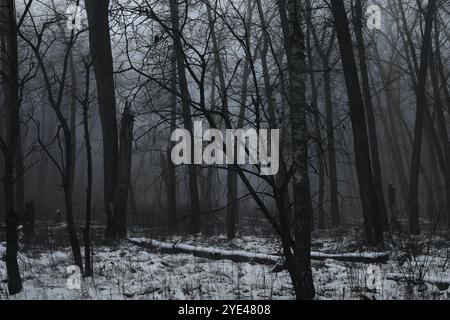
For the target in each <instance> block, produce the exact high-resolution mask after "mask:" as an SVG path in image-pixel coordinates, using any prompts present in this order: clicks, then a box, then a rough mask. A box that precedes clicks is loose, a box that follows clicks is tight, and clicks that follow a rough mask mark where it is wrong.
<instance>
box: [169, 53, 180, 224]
mask: <svg viewBox="0 0 450 320" xmlns="http://www.w3.org/2000/svg"><path fill="white" fill-rule="evenodd" d="M176 58H177V57H176V55H175V52H173V54H172V60H171V75H172V79H171V89H172V92H171V93H170V104H171V106H170V132H174V131H175V129H176V125H177V123H176V121H177V120H176V119H177V105H178V103H177V95H176V92H177V63H176ZM174 144H175V143H174V142H173V141H170V142H169V146H168V148H167V181H166V187H167V190H166V194H167V229H168V230H169V232H171V233H173V232H176V231H177V176H176V168H175V165H174V163H173V162H172V160H171V152H172V148H173V146H174Z"/></svg>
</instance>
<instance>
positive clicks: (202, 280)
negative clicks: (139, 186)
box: [0, 232, 450, 300]
mask: <svg viewBox="0 0 450 320" xmlns="http://www.w3.org/2000/svg"><path fill="white" fill-rule="evenodd" d="M133 236H134V234H133ZM136 236H140V237H142V236H143V234H142V233H137V234H136ZM147 236H148V235H147ZM314 239H315V240H314V241H313V250H314V251H320V252H323V253H351V252H368V251H369V249H368V248H364V247H363V246H362V245H361V244H360V240H359V239H358V236H357V235H356V234H349V233H340V232H334V233H333V232H322V233H315V235H314ZM158 240H161V241H165V242H179V243H186V244H194V245H201V246H204V247H208V248H218V249H222V250H245V251H246V252H250V253H264V254H271V255H280V244H279V243H278V241H277V240H276V239H274V238H267V237H261V236H241V237H239V238H237V239H235V240H234V241H232V242H229V241H228V240H227V239H226V237H223V236H214V237H206V236H196V237H193V236H176V237H165V238H159V239H158ZM386 243H387V244H386V251H387V252H388V253H389V255H390V258H389V261H388V262H387V263H385V264H379V265H376V266H370V265H369V264H367V263H359V262H342V261H335V260H330V259H329V260H325V261H313V263H312V266H313V274H314V280H315V288H316V294H317V297H316V298H317V299H320V300H323V299H333V300H334V299H340V300H342V299H345V300H348V299H377V300H380V299H450V289H449V288H448V285H446V282H448V283H450V267H449V265H450V262H449V260H450V242H449V241H448V240H446V239H444V238H442V237H438V236H422V237H419V238H415V239H410V238H406V237H405V238H402V237H400V236H398V237H395V238H392V239H389V240H387V241H386ZM94 251H95V255H94V277H93V278H89V279H84V280H82V285H81V290H69V289H68V288H67V286H66V283H67V279H68V277H69V275H68V274H67V270H66V268H67V267H68V266H69V265H71V264H72V263H71V261H72V259H71V250H70V248H68V247H63V246H55V245H53V246H51V248H48V246H37V247H35V248H33V249H27V250H21V252H20V254H19V264H20V270H21V274H22V277H23V281H24V290H23V291H22V293H20V294H18V295H16V296H8V294H7V292H8V291H7V281H6V266H5V261H4V260H5V259H4V254H5V243H4V242H3V243H0V258H1V260H0V299H231V300H234V299H236V300H238V299H293V298H294V292H293V289H292V285H291V282H290V279H289V275H288V273H287V271H281V272H272V269H273V266H270V265H261V264H252V263H235V262H232V261H229V260H211V259H205V258H199V257H195V256H193V255H190V254H171V253H161V252H158V251H157V250H148V249H145V248H141V247H138V246H136V245H134V244H131V243H129V242H127V241H124V242H123V243H121V244H120V245H118V246H117V247H114V248H112V247H108V246H103V245H96V246H95V247H94ZM371 251H373V250H371ZM371 277H372V278H373V279H375V282H373V283H376V284H377V286H378V290H376V289H372V290H370V289H369V288H368V285H367V283H368V282H367V281H368V279H370V278H371ZM392 278H394V279H395V281H394V280H390V279H392ZM376 279H379V280H380V281H379V282H377V281H376ZM441 282H442V283H441ZM436 283H437V284H436ZM369 287H372V286H370V285H369ZM372 288H373V287H372Z"/></svg>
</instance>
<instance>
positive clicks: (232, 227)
mask: <svg viewBox="0 0 450 320" xmlns="http://www.w3.org/2000/svg"><path fill="white" fill-rule="evenodd" d="M206 6H207V11H208V23H209V27H210V29H211V41H212V44H213V53H214V63H215V67H216V70H217V75H218V77H219V89H220V90H219V96H220V100H221V102H222V112H223V114H224V115H225V117H226V118H228V120H229V121H232V120H231V114H230V111H229V108H228V93H227V84H226V82H225V73H224V70H223V65H222V60H221V58H220V51H219V44H218V39H217V35H216V31H215V29H214V28H215V27H214V22H215V20H214V17H213V15H212V10H211V7H210V3H209V2H207V4H206ZM250 16H251V15H250ZM244 80H245V79H244ZM234 154H236V153H235V152H234ZM237 180H238V176H237V173H236V171H234V170H233V169H229V170H227V204H228V205H227V215H226V219H225V220H226V230H227V238H228V240H232V239H234V238H235V237H236V223H237V220H238V217H239V203H238V183H237V182H238V181H237Z"/></svg>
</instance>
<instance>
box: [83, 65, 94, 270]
mask: <svg viewBox="0 0 450 320" xmlns="http://www.w3.org/2000/svg"><path fill="white" fill-rule="evenodd" d="M89 70H90V66H89V65H87V66H86V78H85V94H84V100H83V101H82V106H83V129H84V143H85V147H86V161H87V186H86V221H85V227H84V232H83V242H84V276H85V277H92V275H93V263H92V259H91V255H92V252H91V220H92V176H93V169H92V146H91V137H90V131H89V115H88V112H89V92H90V72H89Z"/></svg>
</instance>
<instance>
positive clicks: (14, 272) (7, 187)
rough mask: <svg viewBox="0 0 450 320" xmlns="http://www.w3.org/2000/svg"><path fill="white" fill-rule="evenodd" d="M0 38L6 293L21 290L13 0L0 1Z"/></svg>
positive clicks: (17, 104) (17, 85) (16, 63)
mask: <svg viewBox="0 0 450 320" xmlns="http://www.w3.org/2000/svg"><path fill="white" fill-rule="evenodd" d="M0 40H1V42H0V50H1V51H0V58H1V61H0V63H1V65H0V68H1V71H2V73H1V77H2V82H3V83H2V85H3V86H4V92H3V104H2V105H1V108H2V109H3V110H5V113H6V121H5V124H6V125H7V127H6V130H5V132H4V133H5V137H1V136H0V149H1V151H2V153H3V156H4V159H5V167H4V172H3V177H2V178H3V188H4V199H5V211H6V271H7V275H8V291H9V294H10V295H15V294H17V293H19V292H20V291H22V279H21V277H20V271H19V265H18V263H17V250H18V243H17V242H18V239H17V222H18V214H17V209H16V205H15V202H14V179H15V170H16V155H17V150H18V147H19V140H18V139H19V134H20V103H19V58H18V51H17V26H16V8H15V3H14V1H5V0H3V1H1V2H0ZM2 90H3V88H2Z"/></svg>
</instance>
